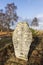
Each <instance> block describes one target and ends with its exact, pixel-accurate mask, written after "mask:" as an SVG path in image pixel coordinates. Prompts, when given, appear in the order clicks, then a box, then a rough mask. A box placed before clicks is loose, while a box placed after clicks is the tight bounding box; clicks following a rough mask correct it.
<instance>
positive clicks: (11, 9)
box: [5, 3, 18, 30]
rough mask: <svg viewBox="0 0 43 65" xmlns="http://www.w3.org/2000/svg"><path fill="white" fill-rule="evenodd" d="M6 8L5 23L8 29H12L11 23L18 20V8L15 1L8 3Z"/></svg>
mask: <svg viewBox="0 0 43 65" xmlns="http://www.w3.org/2000/svg"><path fill="white" fill-rule="evenodd" d="M5 9H6V13H5V14H6V16H5V18H6V20H5V25H6V26H7V28H8V30H9V29H10V23H11V22H12V23H13V22H14V21H15V22H16V21H17V19H18V16H17V13H16V9H17V7H16V6H15V4H14V3H11V4H7V6H6V7H5Z"/></svg>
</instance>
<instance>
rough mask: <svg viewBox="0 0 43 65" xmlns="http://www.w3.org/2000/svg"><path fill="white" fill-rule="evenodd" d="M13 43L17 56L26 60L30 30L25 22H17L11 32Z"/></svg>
mask: <svg viewBox="0 0 43 65" xmlns="http://www.w3.org/2000/svg"><path fill="white" fill-rule="evenodd" d="M12 39H13V45H14V51H15V55H16V57H17V58H20V59H24V60H27V55H28V52H29V49H30V45H31V42H32V32H31V31H30V29H29V26H28V24H27V23H26V22H19V23H18V25H17V27H16V29H15V31H14V32H13V38H12Z"/></svg>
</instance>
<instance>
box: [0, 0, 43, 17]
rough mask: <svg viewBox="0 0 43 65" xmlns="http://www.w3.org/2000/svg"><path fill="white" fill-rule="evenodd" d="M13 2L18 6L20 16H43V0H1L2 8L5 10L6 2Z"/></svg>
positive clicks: (0, 5) (0, 7)
mask: <svg viewBox="0 0 43 65" xmlns="http://www.w3.org/2000/svg"><path fill="white" fill-rule="evenodd" d="M12 2H14V3H15V5H16V6H17V8H18V9H17V14H18V16H20V17H23V18H33V17H35V16H40V15H42V16H43V0H0V9H3V10H4V7H5V6H6V4H7V3H12Z"/></svg>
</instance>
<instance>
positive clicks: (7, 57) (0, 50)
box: [0, 30, 43, 65]
mask: <svg viewBox="0 0 43 65" xmlns="http://www.w3.org/2000/svg"><path fill="white" fill-rule="evenodd" d="M31 31H32V33H33V42H32V44H31V47H30V52H29V54H28V61H27V62H26V61H24V60H21V59H17V58H16V57H15V53H14V48H13V44H12V39H11V38H12V37H11V36H10V37H9V36H8V37H3V38H2V40H0V65H3V64H4V65H24V64H28V65H43V31H35V30H31ZM4 44H5V45H4ZM3 45H4V46H3Z"/></svg>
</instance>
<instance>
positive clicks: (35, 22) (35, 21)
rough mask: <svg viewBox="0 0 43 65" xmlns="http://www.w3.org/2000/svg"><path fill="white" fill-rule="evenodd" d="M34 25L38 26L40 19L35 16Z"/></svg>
mask: <svg viewBox="0 0 43 65" xmlns="http://www.w3.org/2000/svg"><path fill="white" fill-rule="evenodd" d="M31 25H32V26H38V19H37V18H36V17H35V18H34V19H33V21H32V24H31Z"/></svg>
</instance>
